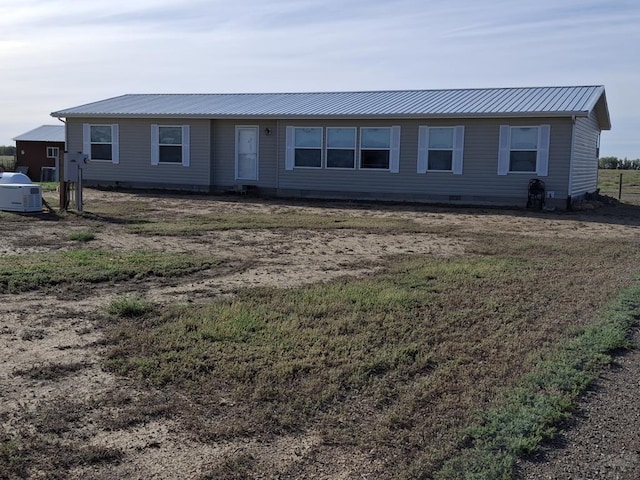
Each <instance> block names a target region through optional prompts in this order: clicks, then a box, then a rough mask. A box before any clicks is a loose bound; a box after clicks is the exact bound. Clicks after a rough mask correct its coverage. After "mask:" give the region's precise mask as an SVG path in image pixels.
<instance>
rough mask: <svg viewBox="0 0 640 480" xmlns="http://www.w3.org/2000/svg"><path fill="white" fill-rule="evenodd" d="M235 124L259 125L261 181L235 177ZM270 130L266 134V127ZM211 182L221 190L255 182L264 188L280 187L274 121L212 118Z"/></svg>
mask: <svg viewBox="0 0 640 480" xmlns="http://www.w3.org/2000/svg"><path fill="white" fill-rule="evenodd" d="M236 126H255V127H258V180H257V181H252V180H236ZM267 128H268V129H269V130H270V133H269V134H268V135H267V133H266V132H265V129H267ZM211 137H212V138H213V139H214V142H213V148H212V152H213V155H212V160H211V162H212V169H211V172H212V176H211V185H212V186H214V187H217V188H218V189H224V188H231V187H233V186H238V185H255V186H258V187H261V188H271V189H275V188H276V187H277V167H276V157H277V142H278V136H277V135H276V122H275V121H274V120H213V121H212V122H211Z"/></svg>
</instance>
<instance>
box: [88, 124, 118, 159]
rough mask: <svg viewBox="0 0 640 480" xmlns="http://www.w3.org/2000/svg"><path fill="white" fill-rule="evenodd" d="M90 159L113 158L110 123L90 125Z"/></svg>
mask: <svg viewBox="0 0 640 480" xmlns="http://www.w3.org/2000/svg"><path fill="white" fill-rule="evenodd" d="M90 131H91V133H90V142H91V160H108V161H111V160H113V132H112V129H111V125H91V127H90Z"/></svg>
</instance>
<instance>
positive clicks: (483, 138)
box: [278, 118, 571, 206]
mask: <svg viewBox="0 0 640 480" xmlns="http://www.w3.org/2000/svg"><path fill="white" fill-rule="evenodd" d="M279 123H280V125H279V128H278V135H279V145H280V148H279V150H278V152H279V158H278V180H279V181H278V188H279V189H281V190H286V191H289V192H290V193H291V194H299V195H307V194H308V195H312V194H313V193H309V192H327V193H329V194H330V193H336V194H337V193H342V194H348V195H353V196H354V197H362V198H376V197H380V198H401V199H403V200H409V201H412V200H415V201H445V202H446V201H451V200H454V201H461V202H477V203H503V204H512V205H521V206H523V205H525V204H526V201H527V187H528V183H529V180H530V179H531V178H533V177H535V175H532V174H509V175H504V176H501V175H498V174H497V171H498V141H499V130H500V125H521V126H525V125H526V126H535V125H542V124H549V125H551V139H550V148H549V175H548V176H547V177H542V179H543V180H544V181H545V183H546V187H547V191H552V192H553V194H554V198H556V199H559V198H565V199H566V197H567V193H568V178H569V158H570V157H571V120H570V119H558V118H537V119H508V120H505V119H467V120H456V119H451V120H432V119H431V120H428V119H425V120H402V121H394V120H386V121H383V120H371V121H362V120H361V121H354V120H341V121H337V120H336V121H326V120H325V121H319V120H308V121H281V122H279ZM392 125H399V126H400V127H401V144H400V171H399V173H390V172H388V171H373V170H367V169H358V168H356V169H355V170H332V169H325V168H322V169H305V168H294V170H286V168H285V151H286V126H310V127H312V126H323V127H331V126H338V127H339V126H353V127H367V126H371V127H377V126H389V127H390V126H392ZM420 125H428V126H456V125H464V127H465V138H464V157H463V158H464V160H463V174H462V175H454V174H452V173H444V172H427V173H426V174H418V173H417V158H418V127H419V126H420ZM356 163H357V162H356ZM348 195H341V196H348Z"/></svg>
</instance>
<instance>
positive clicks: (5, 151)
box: [0, 145, 16, 155]
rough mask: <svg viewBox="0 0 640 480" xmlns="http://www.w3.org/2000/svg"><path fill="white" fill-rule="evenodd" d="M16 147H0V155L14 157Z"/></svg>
mask: <svg viewBox="0 0 640 480" xmlns="http://www.w3.org/2000/svg"><path fill="white" fill-rule="evenodd" d="M15 154H16V147H14V146H13V145H0V155H15Z"/></svg>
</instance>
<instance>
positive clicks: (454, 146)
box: [418, 125, 464, 175]
mask: <svg viewBox="0 0 640 480" xmlns="http://www.w3.org/2000/svg"><path fill="white" fill-rule="evenodd" d="M463 155H464V125H458V126H455V127H428V126H426V125H420V126H419V127H418V173H428V172H451V173H453V174H454V175H462V161H463Z"/></svg>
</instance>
